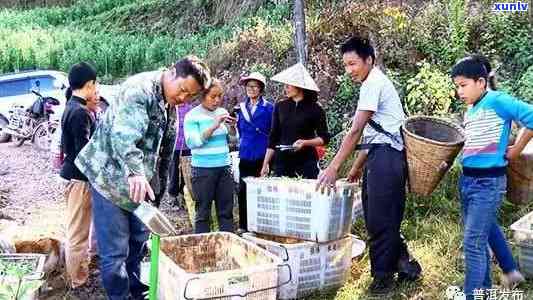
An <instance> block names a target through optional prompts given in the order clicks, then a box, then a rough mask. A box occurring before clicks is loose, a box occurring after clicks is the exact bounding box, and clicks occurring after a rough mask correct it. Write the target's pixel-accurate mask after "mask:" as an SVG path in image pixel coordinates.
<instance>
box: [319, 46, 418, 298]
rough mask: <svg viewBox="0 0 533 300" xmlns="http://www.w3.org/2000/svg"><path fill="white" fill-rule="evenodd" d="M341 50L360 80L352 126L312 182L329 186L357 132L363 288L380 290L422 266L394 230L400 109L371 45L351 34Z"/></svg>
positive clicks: (401, 177)
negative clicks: (365, 247) (366, 278)
mask: <svg viewBox="0 0 533 300" xmlns="http://www.w3.org/2000/svg"><path fill="white" fill-rule="evenodd" d="M341 52H342V54H343V61H344V66H345V69H346V72H347V73H348V74H349V75H350V76H351V77H352V80H354V81H357V82H361V83H362V85H361V90H360V93H359V101H358V104H357V112H356V114H355V116H354V119H353V125H352V128H351V129H350V131H349V132H348V134H347V135H346V137H345V138H344V140H343V142H342V145H341V148H340V149H339V151H338V152H337V155H336V156H335V158H334V159H333V161H332V162H331V164H330V165H329V166H328V168H327V169H326V170H325V171H324V172H323V173H322V174H321V175H320V176H319V183H318V185H319V187H321V189H322V191H323V189H324V188H327V189H328V190H329V189H330V188H334V186H335V181H336V179H337V173H338V170H339V168H340V166H341V165H342V163H344V162H345V161H346V159H347V158H348V156H349V154H350V153H351V152H352V151H354V150H355V147H356V144H357V142H358V141H359V140H360V138H361V136H362V137H363V144H362V145H360V146H359V148H363V149H365V150H363V151H360V152H359V153H358V156H357V159H356V160H355V162H354V164H353V166H352V169H351V170H350V174H349V176H348V177H349V180H350V181H355V180H358V179H359V178H360V177H363V185H362V188H363V190H362V192H363V210H364V216H365V223H366V228H367V231H368V235H369V239H370V240H369V247H370V265H371V273H372V277H373V279H374V280H373V282H372V284H371V285H370V287H369V293H370V294H373V295H386V294H388V293H390V292H391V291H393V290H394V288H395V285H396V281H395V279H394V274H395V273H398V280H399V281H403V280H409V281H414V280H417V279H418V278H419V276H420V273H421V271H422V269H421V267H420V265H419V264H418V262H417V261H416V260H414V259H412V258H411V257H410V254H409V252H408V251H407V246H406V244H405V242H404V240H403V237H402V235H401V233H400V225H401V222H402V220H403V213H404V208H405V196H406V195H405V183H406V178H407V162H406V159H405V152H404V146H403V140H402V136H401V134H400V127H401V125H402V123H403V121H404V119H405V113H404V111H403V108H402V104H401V101H400V97H399V96H398V93H397V92H396V89H395V88H394V85H393V84H392V82H391V81H390V79H389V78H387V76H386V75H385V74H383V72H382V71H381V70H380V69H379V68H378V67H376V66H374V62H375V54H374V48H373V47H372V46H371V45H370V43H369V41H368V40H367V39H361V38H357V37H354V38H351V39H349V40H347V41H346V42H345V43H344V44H343V45H342V47H341ZM360 150H361V149H360ZM365 164H366V168H365V169H363V167H365ZM363 170H364V172H363ZM363 173H364V174H363Z"/></svg>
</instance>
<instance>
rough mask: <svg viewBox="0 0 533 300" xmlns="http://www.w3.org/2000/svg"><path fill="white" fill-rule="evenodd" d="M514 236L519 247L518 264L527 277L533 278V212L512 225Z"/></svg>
mask: <svg viewBox="0 0 533 300" xmlns="http://www.w3.org/2000/svg"><path fill="white" fill-rule="evenodd" d="M511 230H513V232H514V233H513V238H514V240H515V241H516V242H517V244H518V247H519V251H520V253H519V256H518V264H519V265H520V271H521V272H522V273H523V274H524V276H526V277H527V278H533V212H530V213H528V214H527V215H525V216H523V217H522V218H520V220H518V221H516V222H515V223H513V224H512V225H511Z"/></svg>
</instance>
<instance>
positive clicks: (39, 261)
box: [0, 253, 46, 280]
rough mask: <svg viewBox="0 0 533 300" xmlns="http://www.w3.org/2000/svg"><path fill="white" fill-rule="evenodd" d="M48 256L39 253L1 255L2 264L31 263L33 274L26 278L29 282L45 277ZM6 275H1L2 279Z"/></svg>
mask: <svg viewBox="0 0 533 300" xmlns="http://www.w3.org/2000/svg"><path fill="white" fill-rule="evenodd" d="M45 260H46V255H44V254H37V253H1V254H0V262H1V263H22V262H24V261H29V263H30V264H31V269H32V271H31V273H29V274H27V275H25V276H24V279H27V280H39V279H42V278H43V276H44V262H45ZM4 276H5V274H2V273H0V277H4Z"/></svg>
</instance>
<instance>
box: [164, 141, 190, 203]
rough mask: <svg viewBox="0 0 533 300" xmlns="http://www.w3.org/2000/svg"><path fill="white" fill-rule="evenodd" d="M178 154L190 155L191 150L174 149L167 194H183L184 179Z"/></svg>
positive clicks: (174, 195) (175, 195)
mask: <svg viewBox="0 0 533 300" xmlns="http://www.w3.org/2000/svg"><path fill="white" fill-rule="evenodd" d="M180 156H191V150H176V151H174V156H173V157H172V163H171V167H170V183H169V186H168V194H169V195H170V196H173V197H177V196H178V195H179V194H183V188H184V187H185V179H184V178H183V174H182V173H181V170H180Z"/></svg>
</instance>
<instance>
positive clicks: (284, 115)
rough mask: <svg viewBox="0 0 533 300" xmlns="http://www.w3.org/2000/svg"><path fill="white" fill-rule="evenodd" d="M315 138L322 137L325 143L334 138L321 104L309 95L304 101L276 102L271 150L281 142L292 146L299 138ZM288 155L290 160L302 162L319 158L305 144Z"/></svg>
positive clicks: (312, 149) (288, 100)
mask: <svg viewBox="0 0 533 300" xmlns="http://www.w3.org/2000/svg"><path fill="white" fill-rule="evenodd" d="M315 137H321V138H322V140H324V144H327V143H328V142H329V139H330V134H329V131H328V123H327V120H326V113H325V112H324V109H323V108H322V106H320V104H318V103H317V102H316V101H313V100H311V99H306V98H304V99H303V100H301V101H300V102H296V101H294V100H292V99H287V100H283V101H280V102H278V103H276V105H275V106H274V113H273V115H272V129H271V131H270V137H269V145H268V147H269V148H270V149H275V147H276V146H277V145H292V144H293V143H294V142H296V141H297V140H299V139H304V140H310V139H314V138H315ZM286 154H289V153H286ZM288 156H290V160H295V161H298V162H306V161H309V160H317V158H318V157H317V153H316V150H315V149H314V148H313V147H305V148H303V149H302V150H300V151H298V152H295V153H293V155H288Z"/></svg>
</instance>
